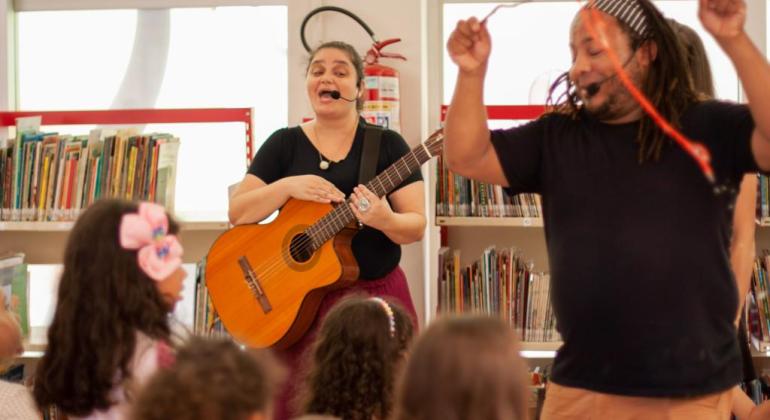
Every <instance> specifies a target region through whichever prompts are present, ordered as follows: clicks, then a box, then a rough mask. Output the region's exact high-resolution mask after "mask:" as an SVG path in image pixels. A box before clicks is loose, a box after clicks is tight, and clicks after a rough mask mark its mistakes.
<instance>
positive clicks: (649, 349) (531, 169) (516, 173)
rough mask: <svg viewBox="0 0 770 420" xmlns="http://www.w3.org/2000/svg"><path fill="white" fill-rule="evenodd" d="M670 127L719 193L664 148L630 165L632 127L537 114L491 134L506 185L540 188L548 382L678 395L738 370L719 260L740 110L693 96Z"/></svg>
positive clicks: (725, 240) (738, 151) (730, 300)
mask: <svg viewBox="0 0 770 420" xmlns="http://www.w3.org/2000/svg"><path fill="white" fill-rule="evenodd" d="M681 125H682V132H683V133H684V134H685V135H686V136H687V137H689V138H691V139H695V140H697V141H699V142H701V143H703V144H704V145H705V146H706V147H707V148H708V149H709V150H710V152H711V158H712V165H713V168H714V171H715V173H716V178H717V184H718V185H720V186H722V187H726V188H722V190H723V191H724V190H726V192H723V193H721V194H715V193H714V188H713V187H712V186H711V185H710V184H709V183H708V181H707V180H706V179H705V177H704V176H703V175H702V173H701V171H700V169H699V168H698V166H697V164H696V163H695V161H694V160H693V159H692V158H691V157H690V156H689V155H687V154H685V152H684V151H683V150H682V149H681V148H680V147H678V146H677V145H674V144H669V145H667V146H666V148H665V149H664V152H663V154H662V157H661V159H660V160H659V161H657V162H648V163H644V164H639V163H638V158H637V152H638V143H637V142H636V136H637V131H638V128H639V124H638V122H637V123H630V124H621V125H608V124H603V123H601V122H599V121H597V120H595V119H593V118H591V117H590V116H588V115H586V114H581V115H580V117H579V118H577V119H571V118H569V117H566V116H563V115H557V114H550V115H546V116H544V117H542V118H540V119H538V120H536V121H533V122H531V123H529V124H526V125H524V126H521V127H517V128H513V129H509V130H499V131H493V132H492V135H491V138H492V143H493V144H494V147H495V150H496V151H497V154H498V157H499V159H500V163H501V165H502V167H503V171H504V173H505V176H506V179H507V180H508V183H509V184H510V192H512V193H521V192H536V193H541V194H542V195H543V200H542V203H543V215H544V219H545V234H546V242H547V246H548V255H549V260H550V270H551V281H552V284H551V293H552V302H553V305H554V311H555V314H556V317H557V321H558V330H559V332H560V333H561V334H562V337H563V339H564V346H563V347H562V348H561V349H560V350H559V352H558V353H557V356H556V359H555V361H554V366H553V380H554V382H556V383H559V384H562V385H566V386H573V387H579V388H586V389H590V390H594V391H598V392H607V393H614V394H622V395H640V396H689V395H703V394H706V393H711V392H716V391H720V390H725V389H728V388H730V387H731V386H733V385H735V384H737V383H738V382H739V381H740V378H741V355H740V352H739V350H738V342H737V340H736V337H737V333H736V330H735V327H734V325H733V319H734V317H735V314H736V313H737V309H738V308H737V303H738V296H737V295H738V293H737V289H736V286H735V280H734V277H733V273H732V270H731V267H730V261H729V255H728V250H729V241H730V235H731V231H732V208H733V206H734V203H735V197H736V195H737V190H738V188H739V186H740V181H741V178H742V177H743V175H744V173H747V172H756V171H757V169H758V168H757V166H756V163H755V161H754V159H753V155H752V153H751V148H750V138H751V133H752V131H753V128H754V123H753V120H752V118H751V115H750V113H749V111H748V108H747V107H746V106H742V105H736V104H728V103H723V102H715V101H710V102H705V103H701V104H697V105H694V106H692V107H691V108H690V109H689V110H688V111H687V112H685V114H684V115H683V117H682V118H681Z"/></svg>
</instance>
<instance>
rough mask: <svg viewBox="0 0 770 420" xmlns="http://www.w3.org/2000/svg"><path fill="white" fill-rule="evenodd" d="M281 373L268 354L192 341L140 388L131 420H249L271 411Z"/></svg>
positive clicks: (221, 342)
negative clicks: (168, 365) (256, 415)
mask: <svg viewBox="0 0 770 420" xmlns="http://www.w3.org/2000/svg"><path fill="white" fill-rule="evenodd" d="M282 376H283V370H282V369H281V368H279V367H278V366H277V362H276V360H275V359H274V358H273V357H272V355H271V354H270V353H269V351H267V350H241V349H240V348H239V347H238V346H237V345H236V344H235V343H233V342H232V341H230V340H226V339H204V338H193V339H191V340H190V342H189V343H187V344H186V345H185V346H184V348H182V349H180V350H179V352H178V353H177V357H176V363H175V364H174V366H173V367H172V368H171V369H167V370H163V371H159V372H158V373H156V374H155V376H153V377H152V379H150V381H149V382H148V383H147V384H146V385H145V386H144V387H143V388H142V391H141V393H140V394H139V396H138V398H137V400H136V403H135V404H134V406H133V410H132V414H131V418H132V419H133V420H166V419H175V420H207V419H218V420H246V419H248V418H249V417H250V416H251V415H253V414H254V413H258V412H263V413H264V412H267V411H269V410H268V409H269V407H270V405H271V400H272V397H273V393H274V391H275V389H276V386H277V383H278V381H279V380H280V379H281V377H282Z"/></svg>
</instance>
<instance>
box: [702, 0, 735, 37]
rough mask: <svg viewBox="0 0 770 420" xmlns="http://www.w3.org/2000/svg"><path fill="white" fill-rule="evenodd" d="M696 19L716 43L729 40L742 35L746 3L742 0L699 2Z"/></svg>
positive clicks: (708, 0)
mask: <svg viewBox="0 0 770 420" xmlns="http://www.w3.org/2000/svg"><path fill="white" fill-rule="evenodd" d="M698 17H699V18H700V21H701V24H703V27H704V28H706V30H707V31H709V33H711V35H713V36H714V38H716V40H717V41H721V40H729V39H732V38H735V37H737V36H739V35H741V34H743V33H744V25H745V24H746V2H745V1H744V0H700V6H699V8H698Z"/></svg>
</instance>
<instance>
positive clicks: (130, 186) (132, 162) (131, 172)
mask: <svg viewBox="0 0 770 420" xmlns="http://www.w3.org/2000/svg"><path fill="white" fill-rule="evenodd" d="M136 154H137V149H136V147H133V146H132V147H131V153H130V154H129V158H128V179H127V180H126V181H127V182H126V200H131V199H132V197H131V196H132V195H133V194H134V176H135V175H136Z"/></svg>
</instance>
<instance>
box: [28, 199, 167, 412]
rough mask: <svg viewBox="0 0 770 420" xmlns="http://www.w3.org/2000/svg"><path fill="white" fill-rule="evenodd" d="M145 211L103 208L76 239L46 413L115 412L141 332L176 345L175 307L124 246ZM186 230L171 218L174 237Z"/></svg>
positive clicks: (41, 385) (108, 204) (44, 372)
mask: <svg viewBox="0 0 770 420" xmlns="http://www.w3.org/2000/svg"><path fill="white" fill-rule="evenodd" d="M137 209H138V204H137V203H133V202H128V201H123V200H113V199H110V200H100V201H97V202H96V203H94V204H93V205H91V206H90V207H88V209H87V210H86V211H85V212H84V213H83V214H82V215H81V216H80V217H79V218H78V220H77V222H76V223H75V226H74V227H73V228H72V231H71V232H70V234H69V238H68V240H67V245H66V249H65V251H64V270H63V272H62V275H61V279H60V282H59V291H58V297H57V303H56V311H55V313H54V317H53V322H52V323H51V326H50V327H49V329H48V347H47V349H46V352H45V355H44V356H43V358H42V359H41V360H40V362H39V364H38V366H37V369H36V373H35V386H34V391H33V392H34V396H35V401H36V402H37V404H38V406H39V407H41V408H46V407H49V406H52V405H54V406H57V407H58V408H59V409H61V410H62V411H64V412H65V413H67V414H70V415H74V416H84V415H87V414H88V413H90V412H92V411H93V410H103V409H107V408H109V407H110V406H111V405H113V404H114V403H115V401H111V400H110V397H109V392H110V390H111V389H112V388H113V386H114V385H115V378H116V374H117V375H118V377H119V378H122V380H124V381H130V380H131V372H130V371H129V367H128V366H129V363H130V361H131V359H132V356H133V353H134V347H135V345H136V333H137V332H141V333H143V334H145V335H147V336H148V337H150V338H151V339H156V340H166V341H168V340H169V338H170V329H169V324H168V312H169V311H170V309H171V308H170V307H169V305H168V303H166V302H165V301H164V300H163V298H162V297H161V294H160V292H159V291H158V289H157V287H156V285H155V284H156V282H155V281H153V280H152V279H150V278H149V277H148V276H147V275H146V274H145V273H144V271H142V270H141V269H140V268H139V265H138V263H137V251H135V250H126V249H123V248H122V247H121V246H120V243H119V238H118V235H119V229H120V222H121V218H122V217H123V215H124V214H127V213H134V212H136V211H137ZM178 230H179V228H178V225H177V224H176V223H175V222H174V221H173V220H171V218H169V233H172V234H174V233H176V232H177V231H178ZM129 397H130V395H129Z"/></svg>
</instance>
